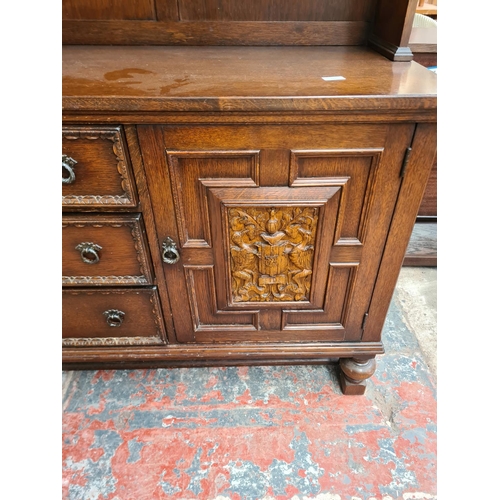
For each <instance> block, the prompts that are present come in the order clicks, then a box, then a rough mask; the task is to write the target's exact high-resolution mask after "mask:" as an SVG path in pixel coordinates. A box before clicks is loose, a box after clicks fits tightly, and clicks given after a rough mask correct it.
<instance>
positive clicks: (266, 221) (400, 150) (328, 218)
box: [138, 124, 414, 343]
mask: <svg viewBox="0 0 500 500" xmlns="http://www.w3.org/2000/svg"><path fill="white" fill-rule="evenodd" d="M138 129H139V138H140V141H141V148H142V151H143V155H144V160H145V169H146V177H147V181H148V186H149V190H150V195H151V201H152V204H153V210H154V212H155V220H156V225H157V231H158V237H159V240H160V241H166V240H167V238H171V239H172V240H173V241H174V242H175V244H176V246H177V249H178V252H179V255H180V258H179V259H178V261H177V262H174V263H171V264H167V263H165V264H164V266H163V272H164V275H165V280H166V284H167V288H168V292H169V296H170V302H171V308H172V315H173V320H174V326H175V332H176V338H177V340H178V341H179V342H198V343H204V342H209V343H213V342H311V341H318V342H320V341H323V342H325V341H327V342H332V341H334V342H338V341H343V340H349V341H352V340H359V339H360V338H361V335H362V328H363V321H364V318H365V316H366V314H367V313H368V310H369V306H370V298H371V294H372V290H373V287H374V284H375V281H376V278H377V272H378V266H379V263H380V259H381V256H382V252H383V248H384V243H385V239H386V235H387V232H388V230H389V226H390V221H391V216H392V212H393V209H394V206H395V203H396V199H397V196H398V191H399V186H400V181H401V180H400V170H401V164H402V160H403V157H404V153H405V151H406V148H407V147H408V146H409V145H410V142H411V137H412V133H413V129H414V127H413V126H412V125H407V124H402V125H399V124H398V125H386V124H375V125H371V124H363V125H359V124H355V125H329V124H328V125H269V124H261V125H190V126H184V125H168V126H158V127H149V126H140V127H138ZM173 260H175V259H173ZM381 327H382V325H381Z"/></svg>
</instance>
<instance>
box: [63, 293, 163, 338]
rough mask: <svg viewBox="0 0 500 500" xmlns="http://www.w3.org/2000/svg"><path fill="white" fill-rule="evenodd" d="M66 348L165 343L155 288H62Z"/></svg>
mask: <svg viewBox="0 0 500 500" xmlns="http://www.w3.org/2000/svg"><path fill="white" fill-rule="evenodd" d="M62 311H63V318H62V330H63V347H91V346H120V345H123V346H134V345H160V344H165V343H166V336H165V327H164V324H163V320H162V317H161V315H160V303H159V299H158V293H157V290H156V287H153V288H140V289H134V288H121V289H116V288H115V289H113V288H106V289H81V290H63V299H62Z"/></svg>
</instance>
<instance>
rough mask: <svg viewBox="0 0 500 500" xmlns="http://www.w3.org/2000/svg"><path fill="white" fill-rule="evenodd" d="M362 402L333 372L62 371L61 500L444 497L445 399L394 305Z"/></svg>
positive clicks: (295, 368)
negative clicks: (440, 423) (440, 459)
mask: <svg viewBox="0 0 500 500" xmlns="http://www.w3.org/2000/svg"><path fill="white" fill-rule="evenodd" d="M384 342H385V346H386V354H385V355H384V356H382V357H379V358H378V368H377V371H376V373H375V375H374V376H373V377H372V378H371V379H370V380H369V381H368V387H367V392H366V394H365V396H357V397H356V396H354V397H353V396H351V397H346V396H343V395H342V394H341V391H340V387H339V384H338V382H337V378H336V375H335V374H334V373H332V372H334V371H335V368H334V369H332V368H328V367H326V366H277V367H271V366H268V367H227V368H190V369H188V368H182V369H162V370H128V371H82V372H65V373H64V375H63V376H64V395H63V408H64V413H63V499H71V500H77V499H82V500H104V499H107V500H156V499H173V500H174V499H183V500H184V499H185V500H187V499H207V500H216V499H217V500H225V499H231V500H244V499H245V500H247V499H248V500H250V499H255V500H257V499H259V500H261V499H262V500H263V499H266V500H271V499H294V500H299V499H300V500H305V499H317V500H393V499H396V498H402V499H404V500H412V499H415V500H417V499H419V500H432V499H436V498H437V497H436V391H435V382H434V380H433V377H432V375H431V373H430V371H429V369H428V367H427V365H426V363H425V361H424V358H423V356H422V353H421V351H420V349H419V345H418V342H417V340H416V338H415V336H414V335H413V333H412V332H411V331H409V330H408V328H407V327H406V326H405V324H404V323H403V321H402V311H401V310H400V309H399V308H398V306H397V304H396V303H395V302H393V304H392V306H391V310H390V313H389V316H388V319H387V321H386V326H385V329H384Z"/></svg>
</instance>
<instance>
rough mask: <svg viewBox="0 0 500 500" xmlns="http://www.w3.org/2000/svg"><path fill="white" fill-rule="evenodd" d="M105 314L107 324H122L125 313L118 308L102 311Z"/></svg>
mask: <svg viewBox="0 0 500 500" xmlns="http://www.w3.org/2000/svg"><path fill="white" fill-rule="evenodd" d="M103 314H104V316H106V322H107V323H108V325H109V326H113V327H114V326H122V323H123V320H124V319H125V313H124V312H123V311H119V310H118V309H109V310H108V311H104V312H103Z"/></svg>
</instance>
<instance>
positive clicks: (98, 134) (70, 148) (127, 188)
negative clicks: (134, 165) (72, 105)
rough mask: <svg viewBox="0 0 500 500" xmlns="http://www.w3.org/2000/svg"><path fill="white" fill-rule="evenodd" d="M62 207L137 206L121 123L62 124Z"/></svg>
mask: <svg viewBox="0 0 500 500" xmlns="http://www.w3.org/2000/svg"><path fill="white" fill-rule="evenodd" d="M62 153H63V160H62V195H63V196H62V204H63V207H70V208H74V207H78V206H81V207H86V208H92V207H103V206H125V207H135V206H137V195H136V190H135V185H134V180H133V175H132V169H131V167H130V162H129V157H128V152H127V149H126V144H125V140H124V136H123V131H122V129H121V127H63V133H62Z"/></svg>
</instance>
